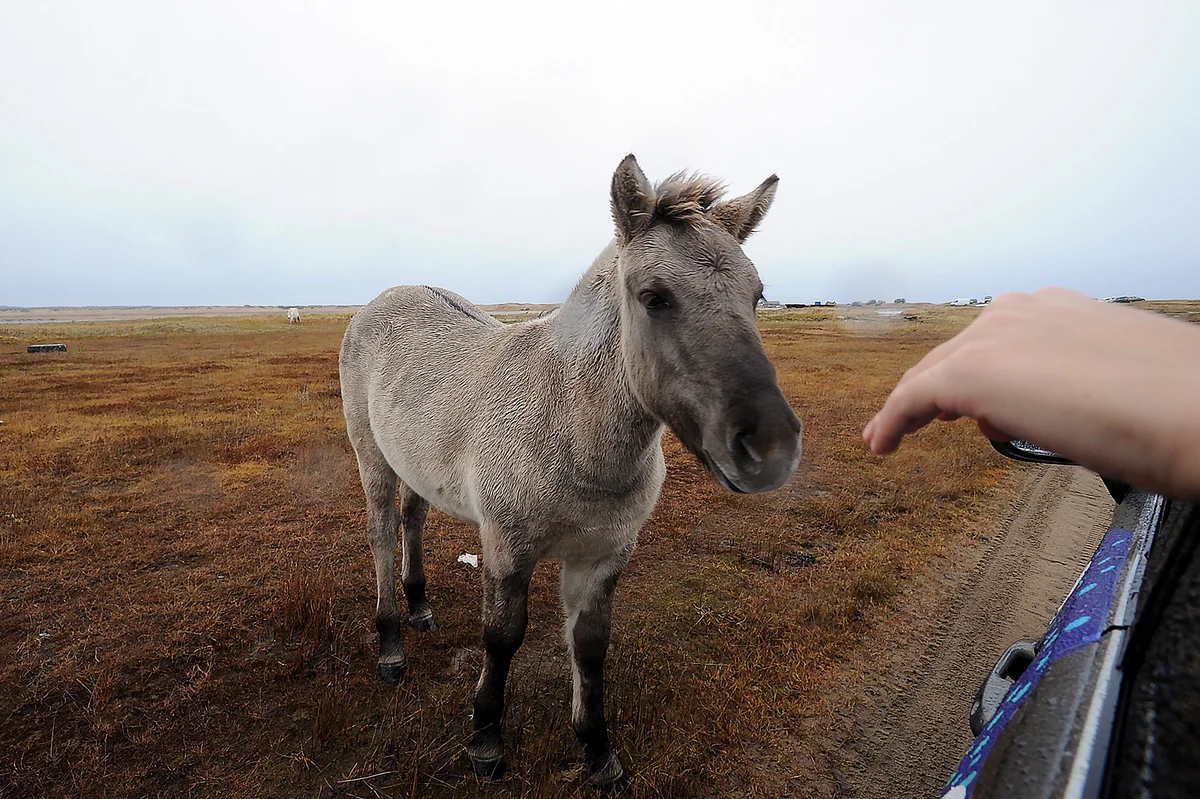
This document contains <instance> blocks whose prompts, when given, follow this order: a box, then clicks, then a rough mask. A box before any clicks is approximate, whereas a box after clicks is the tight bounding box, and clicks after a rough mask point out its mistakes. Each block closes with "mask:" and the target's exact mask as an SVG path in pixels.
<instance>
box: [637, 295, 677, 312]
mask: <svg viewBox="0 0 1200 799" xmlns="http://www.w3.org/2000/svg"><path fill="white" fill-rule="evenodd" d="M642 305H644V306H645V307H646V310H647V311H650V312H655V311H665V310H666V309H667V308H670V307H671V303H669V302H667V300H666V298H665V297H663V296H662V295H661V294H655V293H654V292H653V291H644V292H642Z"/></svg>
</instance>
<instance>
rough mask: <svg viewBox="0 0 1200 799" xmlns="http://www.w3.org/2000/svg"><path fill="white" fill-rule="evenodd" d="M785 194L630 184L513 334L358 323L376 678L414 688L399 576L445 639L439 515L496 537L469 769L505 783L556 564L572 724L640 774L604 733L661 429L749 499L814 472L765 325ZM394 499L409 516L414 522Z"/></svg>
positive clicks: (380, 313) (608, 760) (624, 183)
mask: <svg viewBox="0 0 1200 799" xmlns="http://www.w3.org/2000/svg"><path fill="white" fill-rule="evenodd" d="M777 180H778V179H777V178H776V177H775V176H773V175H772V176H771V177H770V178H768V179H767V180H766V181H764V182H763V183H762V185H760V186H759V187H758V188H757V189H755V190H754V191H752V192H750V193H749V194H747V195H745V196H742V197H738V198H736V199H732V200H728V201H724V202H722V201H720V197H721V193H722V191H723V188H722V187H721V186H720V185H719V184H718V183H716V182H714V181H712V180H709V179H707V178H702V177H696V176H691V177H689V176H685V175H683V174H678V175H675V176H673V177H670V178H668V179H667V180H665V181H664V182H662V183H661V184H659V185H658V186H657V187H654V186H651V184H650V183H649V182H648V181H647V180H646V176H645V175H644V174H643V173H642V170H641V168H640V167H639V166H638V164H637V161H635V160H634V158H633V156H629V157H627V158H626V159H625V160H624V161H623V162H622V163H621V165H620V166H619V167H618V169H617V171H616V173H615V174H614V175H613V181H612V212H613V218H614V221H615V223H616V238H615V240H614V241H613V242H611V243H610V244H609V245H608V246H607V247H606V248H605V249H604V250H603V252H601V253H600V255H599V257H598V258H596V260H595V262H594V263H593V264H592V266H591V268H590V269H588V271H587V272H586V273H585V274H584V275H583V278H582V279H581V280H580V281H579V283H578V285H577V286H576V287H575V289H574V290H573V291H572V292H571V295H570V297H569V298H568V299H567V301H566V302H565V303H564V304H563V305H562V306H561V307H560V308H558V309H557V310H556V311H554V312H553V313H550V314H548V315H546V316H544V317H541V318H538V319H534V320H531V321H528V322H524V323H520V324H514V325H504V324H501V323H499V322H497V321H496V320H495V319H493V318H492V317H491V316H489V315H488V314H487V313H484V312H483V311H481V310H479V309H478V308H476V307H475V306H474V305H472V304H471V303H469V302H468V301H467V300H465V299H463V298H462V297H460V296H458V295H457V294H454V293H452V292H449V291H445V290H442V289H437V288H430V287H427V286H401V287H398V288H393V289H389V290H388V291H385V292H384V293H383V294H381V295H380V296H379V297H378V298H376V299H375V300H374V301H372V302H371V303H370V304H369V305H367V306H366V307H365V308H364V309H363V310H362V311H361V312H359V313H358V314H357V315H356V316H355V317H354V319H353V320H352V321H351V322H350V325H349V328H348V329H347V330H346V336H345V339H344V340H343V342H342V350H341V360H340V363H341V380H342V402H343V408H344V411H345V414H346V427H347V431H348V433H349V437H350V441H351V443H352V444H353V446H354V451H355V454H356V455H357V457H358V470H359V475H360V476H361V478H362V486H363V491H364V492H365V493H366V498H367V518H368V523H369V528H370V535H371V550H372V552H373V554H374V556H375V576H376V579H377V581H378V604H377V607H376V626H377V628H378V631H379V675H380V677H382V678H383V679H384V680H386V681H388V682H391V683H396V682H398V681H399V680H400V678H401V676H402V675H403V673H404V663H405V660H404V651H403V649H402V647H401V627H402V623H401V617H400V614H399V612H398V611H397V609H396V597H395V581H394V571H393V570H394V560H395V552H396V544H397V531H398V528H400V527H402V528H403V536H402V541H403V546H402V548H401V552H402V556H401V563H402V565H401V571H400V579H401V583H402V584H403V587H404V595H405V597H406V599H407V600H408V620H409V623H410V624H412V626H414V627H416V628H417V629H418V630H432V629H434V619H433V612H432V610H431V609H430V607H429V602H428V600H427V599H426V596H425V572H424V570H423V568H422V540H421V536H422V528H423V526H424V523H425V517H426V513H427V512H428V510H429V506H430V505H434V506H436V507H438V508H440V509H441V510H443V511H445V512H446V513H449V514H451V515H453V516H456V517H458V518H459V519H464V520H467V521H470V522H473V523H475V524H478V525H479V528H480V536H481V539H482V542H481V547H482V549H481V551H482V554H483V558H482V564H481V565H482V578H483V629H484V636H483V637H484V644H485V649H486V659H485V662H484V666H483V673H482V675H481V676H480V678H479V683H478V685H477V687H476V689H475V700H474V734H473V736H472V738H471V741H470V744H469V746H468V754H469V755H470V758H471V762H472V764H473V766H474V768H475V770H476V772H477V773H479V774H481V775H484V776H489V777H493V776H498V775H499V774H500V773H501V771H502V769H503V754H504V748H503V743H502V741H501V719H502V716H503V711H504V688H505V682H506V680H507V678H508V670H509V663H510V661H511V660H512V657H513V655H514V653H515V652H516V651H517V648H518V647H520V645H521V641H522V640H523V638H524V636H525V625H526V596H527V592H528V588H529V579H530V576H531V575H532V574H533V570H534V567H535V566H536V565H537V563H538V561H541V560H546V559H555V560H559V561H561V562H562V604H563V610H564V613H565V616H566V631H565V632H566V640H567V646H568V648H569V649H570V654H571V660H572V674H573V700H572V712H571V720H572V726H573V728H574V730H575V733H576V735H577V736H578V737H579V740H580V742H581V743H582V744H583V749H584V754H585V757H586V760H587V766H588V769H589V771H590V773H591V780H592V782H593V783H594V784H596V785H597V786H599V787H602V788H606V787H611V786H613V785H615V784H616V783H618V782H620V781H622V780H623V778H624V769H623V767H622V765H621V761H620V759H619V758H618V757H617V756H616V755H615V754H614V753H613V751H612V749H611V748H610V746H609V739H608V729H607V726H606V724H605V720H604V676H603V673H604V658H605V654H606V652H607V650H608V642H609V628H610V623H611V622H610V619H611V611H612V596H613V590H614V589H615V588H616V584H617V578H618V577H619V576H620V574H621V571H622V569H623V568H624V567H625V564H626V562H627V561H628V560H629V556H630V553H631V552H632V551H633V548H634V542H635V541H636V539H637V534H638V530H639V528H640V527H641V526H642V524H643V523H644V522H645V521H646V519H647V517H649V515H650V512H651V510H652V509H653V508H654V505H655V503H656V502H657V501H658V496H659V491H660V489H661V487H662V483H663V477H664V473H665V466H664V462H663V452H662V445H661V440H662V434H663V430H664V426H668V427H670V428H671V429H672V430H673V431H674V432H675V434H676V435H677V436H678V437H679V439H680V441H682V442H683V444H684V445H685V446H686V447H687V448H688V449H689V450H691V451H692V452H693V453H694V454H695V455H696V457H697V458H699V459H700V460H701V461H702V462H703V463H704V465H705V466H706V467H707V468H708V470H709V471H710V472H711V473H712V475H713V477H714V478H715V479H716V481H717V482H718V483H720V484H721V485H722V486H724V487H725V488H727V489H729V490H731V491H737V492H743V493H748V492H757V491H770V490H773V489H775V488H778V487H779V486H781V485H783V483H784V482H785V481H786V480H787V479H788V477H789V476H790V475H791V474H792V472H793V471H794V470H795V468H796V465H797V464H798V463H799V460H800V429H801V428H800V421H799V419H797V418H796V415H795V414H794V413H793V412H792V409H791V408H790V407H789V406H788V403H787V401H786V400H785V399H784V397H783V394H782V392H781V391H780V390H779V386H778V383H777V381H776V377H775V370H774V368H773V367H772V365H771V363H770V361H769V360H768V359H767V356H766V353H765V352H764V351H763V345H762V339H761V338H760V336H759V333H758V328H757V325H756V323H755V305H756V303H757V302H758V300H759V299H760V298H761V297H762V283H761V281H760V280H759V277H758V273H757V272H756V270H755V268H754V265H753V264H751V262H750V260H749V259H748V258H747V257H746V255H745V254H744V253H743V252H742V249H741V246H740V244H741V243H742V242H744V241H745V240H746V237H747V236H749V235H750V234H751V233H752V232H753V231H754V229H755V227H756V226H757V225H758V224H759V222H760V221H761V220H762V218H763V216H764V215H765V214H766V213H767V209H768V208H769V207H770V205H771V201H772V199H773V198H774V196H775V186H776V183H777ZM397 491H399V508H398V509H397Z"/></svg>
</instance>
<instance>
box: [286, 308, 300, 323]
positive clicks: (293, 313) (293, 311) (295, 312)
mask: <svg viewBox="0 0 1200 799" xmlns="http://www.w3.org/2000/svg"><path fill="white" fill-rule="evenodd" d="M288 324H289V325H298V324H300V309H299V308H288Z"/></svg>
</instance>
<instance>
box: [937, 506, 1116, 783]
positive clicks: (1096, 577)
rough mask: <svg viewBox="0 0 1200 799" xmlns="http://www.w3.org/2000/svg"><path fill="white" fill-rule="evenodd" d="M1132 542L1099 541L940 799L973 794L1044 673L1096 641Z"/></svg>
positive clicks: (1110, 537) (1107, 538)
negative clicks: (984, 767) (999, 741)
mask: <svg viewBox="0 0 1200 799" xmlns="http://www.w3.org/2000/svg"><path fill="white" fill-rule="evenodd" d="M1132 541H1133V536H1132V535H1131V534H1130V533H1129V532H1128V531H1126V530H1122V529H1120V528H1116V527H1114V528H1113V529H1111V530H1109V531H1108V533H1107V534H1106V535H1105V536H1104V540H1103V541H1101V542H1100V546H1099V547H1098V548H1097V549H1096V554H1095V555H1094V556H1093V557H1092V562H1091V563H1089V564H1088V567H1087V569H1086V570H1084V572H1083V576H1082V577H1081V578H1079V582H1077V583H1076V584H1075V589H1074V590H1073V591H1072V592H1071V595H1070V596H1069V597H1067V601H1066V602H1064V603H1063V605H1062V607H1061V608H1059V610H1058V613H1057V614H1056V615H1055V616H1054V620H1053V621H1052V622H1050V626H1049V628H1047V630H1046V634H1045V635H1044V636H1043V637H1042V642H1041V644H1040V645H1039V646H1038V656H1037V657H1036V658H1034V661H1033V663H1031V664H1030V666H1029V668H1027V669H1025V673H1024V674H1022V675H1021V677H1020V678H1019V679H1018V680H1017V681H1016V682H1014V683H1013V685H1012V688H1009V689H1008V694H1007V695H1006V696H1005V697H1004V702H1002V703H1001V705H1000V709H999V710H998V711H996V715H995V716H993V717H992V720H991V721H989V722H988V725H987V726H986V727H984V729H983V732H981V733H980V734H979V737H978V738H976V739H975V743H974V744H972V745H971V748H970V749H968V750H967V754H966V755H965V756H964V757H963V759H962V762H961V763H959V765H958V768H957V769H956V770H955V772H954V775H953V776H951V777H950V780H949V781H948V782H947V783H946V788H945V790H944V791H943V793H942V799H968V797H970V796H971V795H972V793H974V791H975V784H976V783H975V780H976V778H977V777H978V776H979V769H980V767H981V766H982V765H983V763H984V761H985V760H987V756H988V753H990V752H991V750H992V746H993V745H994V744H995V742H996V739H997V738H999V737H1000V732H1001V730H1003V729H1004V725H1005V724H1007V723H1008V722H1009V720H1010V719H1012V717H1013V715H1014V714H1015V713H1016V712H1017V708H1019V707H1020V706H1021V703H1022V702H1024V701H1025V699H1026V698H1027V697H1028V696H1029V694H1030V693H1032V692H1033V689H1034V687H1035V686H1036V685H1037V684H1038V681H1040V680H1041V679H1042V675H1043V674H1044V673H1045V672H1046V667H1047V666H1049V665H1050V664H1051V663H1053V662H1054V661H1056V660H1058V659H1059V658H1063V657H1066V656H1067V655H1069V654H1071V653H1072V652H1076V651H1078V650H1080V649H1082V648H1083V647H1085V646H1087V645H1089V644H1094V643H1095V642H1097V641H1099V640H1100V636H1101V635H1102V634H1103V633H1104V624H1105V621H1106V620H1107V619H1108V611H1109V607H1110V606H1111V605H1112V601H1113V594H1114V593H1115V592H1116V588H1117V578H1118V577H1119V576H1120V574H1121V565H1122V564H1123V563H1124V562H1125V558H1126V557H1127V556H1128V555H1129V548H1130V546H1131V544H1132Z"/></svg>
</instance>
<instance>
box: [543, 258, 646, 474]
mask: <svg viewBox="0 0 1200 799" xmlns="http://www.w3.org/2000/svg"><path fill="white" fill-rule="evenodd" d="M616 261H617V249H616V244H615V243H612V244H609V246H608V247H606V248H605V249H604V251H603V252H601V253H600V255H599V256H598V257H597V258H596V260H595V262H593V263H592V266H591V268H590V269H588V271H587V272H586V273H584V275H583V277H582V278H581V279H580V280H579V283H578V284H577V285H576V286H575V288H574V290H573V291H572V292H571V295H570V296H569V297H568V298H567V301H566V302H564V303H563V304H562V306H561V307H560V308H559V309H558V310H557V311H556V312H555V313H554V314H553V315H552V316H551V317H550V318H549V319H547V320H546V323H547V324H548V325H549V326H550V328H551V329H552V331H553V338H554V341H555V343H556V345H557V347H558V350H559V353H560V355H561V357H562V358H563V364H564V370H563V371H564V378H565V380H566V383H567V390H568V393H569V394H570V396H571V400H572V413H573V414H574V415H575V417H576V419H575V421H576V424H575V425H574V435H576V436H579V437H581V438H583V439H585V441H584V442H583V443H585V444H587V445H588V447H589V449H590V451H591V452H592V453H595V454H597V455H603V456H607V457H613V458H637V457H638V456H639V455H640V454H643V453H644V452H645V451H646V450H648V449H649V448H650V447H654V446H657V445H658V440H659V435H660V434H661V433H662V429H663V428H662V424H661V423H660V422H658V421H657V420H656V419H654V417H652V416H651V415H650V414H649V413H648V412H647V411H646V409H645V408H644V407H643V406H642V404H641V402H640V401H638V399H637V397H636V396H635V395H634V393H633V390H632V388H631V387H630V385H629V379H628V377H627V375H626V372H625V365H624V363H623V355H622V353H621V313H620V295H619V294H618V288H617V284H616V280H617V269H616ZM607 457H606V458H605V459H607Z"/></svg>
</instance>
